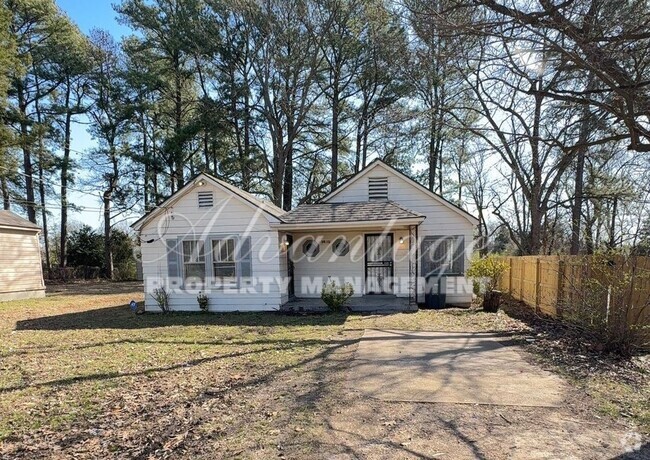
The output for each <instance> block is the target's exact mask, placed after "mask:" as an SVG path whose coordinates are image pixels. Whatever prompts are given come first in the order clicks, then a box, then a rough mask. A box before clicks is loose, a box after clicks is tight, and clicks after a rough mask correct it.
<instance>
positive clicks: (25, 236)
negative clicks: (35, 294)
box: [0, 230, 44, 293]
mask: <svg viewBox="0 0 650 460" xmlns="http://www.w3.org/2000/svg"><path fill="white" fill-rule="evenodd" d="M43 289H44V285H43V274H42V269H41V250H40V245H39V242H38V235H37V234H35V233H28V232H20V231H13V230H0V293H10V292H21V291H34V290H35V291H42V290H43Z"/></svg>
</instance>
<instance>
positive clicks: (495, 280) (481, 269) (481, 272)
mask: <svg viewBox="0 0 650 460" xmlns="http://www.w3.org/2000/svg"><path fill="white" fill-rule="evenodd" d="M508 267H509V265H508V263H507V262H505V261H503V260H501V259H499V258H498V257H496V256H494V255H489V256H487V257H481V258H476V259H474V260H472V263H471V265H470V266H469V269H468V270H467V276H469V277H470V278H474V281H475V283H476V282H478V284H479V286H478V290H479V291H482V292H483V309H484V310H486V311H491V312H496V311H497V310H498V309H499V303H500V301H501V296H500V294H499V292H498V291H497V287H498V286H499V280H500V279H501V276H502V275H503V274H504V273H505V272H506V270H508ZM475 290H476V288H475Z"/></svg>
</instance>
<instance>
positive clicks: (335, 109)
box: [330, 76, 339, 192]
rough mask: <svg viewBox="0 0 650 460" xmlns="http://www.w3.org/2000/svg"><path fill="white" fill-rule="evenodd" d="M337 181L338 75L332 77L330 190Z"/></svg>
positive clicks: (334, 186)
mask: <svg viewBox="0 0 650 460" xmlns="http://www.w3.org/2000/svg"><path fill="white" fill-rule="evenodd" d="M338 181H339V87H338V76H335V77H334V84H333V92H332V179H331V184H330V191H332V192H333V191H334V190H336V185H337V183H338Z"/></svg>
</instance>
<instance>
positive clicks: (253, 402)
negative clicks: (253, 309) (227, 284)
mask: <svg viewBox="0 0 650 460" xmlns="http://www.w3.org/2000/svg"><path fill="white" fill-rule="evenodd" d="M88 293H91V294H88ZM131 299H135V300H137V301H141V300H142V293H141V288H140V286H139V285H137V284H114V285H113V284H110V283H108V284H107V283H102V284H101V285H85V286H81V287H77V288H74V287H73V288H70V287H64V288H61V287H59V288H57V289H56V292H55V293H54V294H53V295H51V296H49V297H48V298H46V299H40V300H33V301H23V302H9V303H3V304H0V359H1V370H0V394H1V398H0V456H7V457H12V458H14V457H25V458H50V457H52V456H57V455H58V456H62V457H63V456H71V455H74V456H76V457H77V458H96V457H99V456H115V457H123V458H133V457H139V458H147V457H149V456H153V457H168V456H174V455H175V456H177V457H178V456H186V455H190V454H191V455H192V456H193V457H195V458H215V457H224V458H225V457H232V456H241V455H243V454H242V453H246V455H245V456H247V457H257V458H269V457H277V456H278V452H280V454H282V453H283V452H287V451H285V450H284V449H291V452H293V454H295V455H297V456H309V453H310V452H311V453H313V449H314V446H316V445H317V444H314V443H313V442H312V441H308V439H309V435H308V433H319V432H321V431H322V429H323V425H322V424H323V418H322V417H321V415H320V412H319V411H322V410H323V408H328V409H327V410H332V411H334V412H336V411H337V410H338V409H337V404H339V395H338V394H337V393H336V391H340V390H341V388H343V386H342V385H343V383H342V380H341V379H342V375H343V374H344V370H345V368H346V366H347V365H348V363H349V357H350V352H351V350H352V351H353V347H354V344H355V343H356V341H357V340H358V339H359V337H360V336H361V334H362V332H363V329H366V328H382V329H405V330H432V331H433V330H435V331H445V330H446V331H502V332H508V331H510V332H512V331H521V330H527V329H526V326H525V325H524V324H523V323H521V322H520V321H518V320H515V319H512V318H510V317H509V316H508V315H505V314H504V313H499V314H498V315H494V314H486V313H483V312H480V311H476V310H445V311H442V312H433V311H421V312H418V313H415V314H406V313H405V314H395V315H389V316H356V315H352V316H347V315H344V314H333V315H322V316H283V315H279V314H273V313H263V314H182V313H174V314H169V315H154V314H147V315H143V316H135V315H134V314H132V313H131V311H130V310H129V308H128V306H127V305H128V302H129V301H130V300H131ZM339 355H340V356H344V357H345V359H335V358H334V357H335V356H339ZM325 382H329V383H328V384H325ZM279 446H280V447H279ZM286 446H291V447H290V448H289V447H286ZM251 452H252V453H254V455H253V454H251ZM287 455H288V454H287Z"/></svg>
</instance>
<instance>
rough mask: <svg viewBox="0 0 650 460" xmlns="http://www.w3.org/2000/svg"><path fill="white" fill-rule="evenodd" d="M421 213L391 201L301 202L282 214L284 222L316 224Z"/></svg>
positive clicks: (385, 218)
mask: <svg viewBox="0 0 650 460" xmlns="http://www.w3.org/2000/svg"><path fill="white" fill-rule="evenodd" d="M419 217H423V216H422V214H420V213H418V212H415V211H411V210H410V209H406V208H404V207H402V206H400V205H398V204H397V203H395V202H393V201H362V202H346V203H316V204H302V205H300V206H298V207H297V208H295V209H293V210H291V211H289V212H288V213H286V214H285V215H283V216H282V222H283V223H286V224H317V223H339V222H368V221H386V220H393V219H396V220H399V219H416V218H419Z"/></svg>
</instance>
